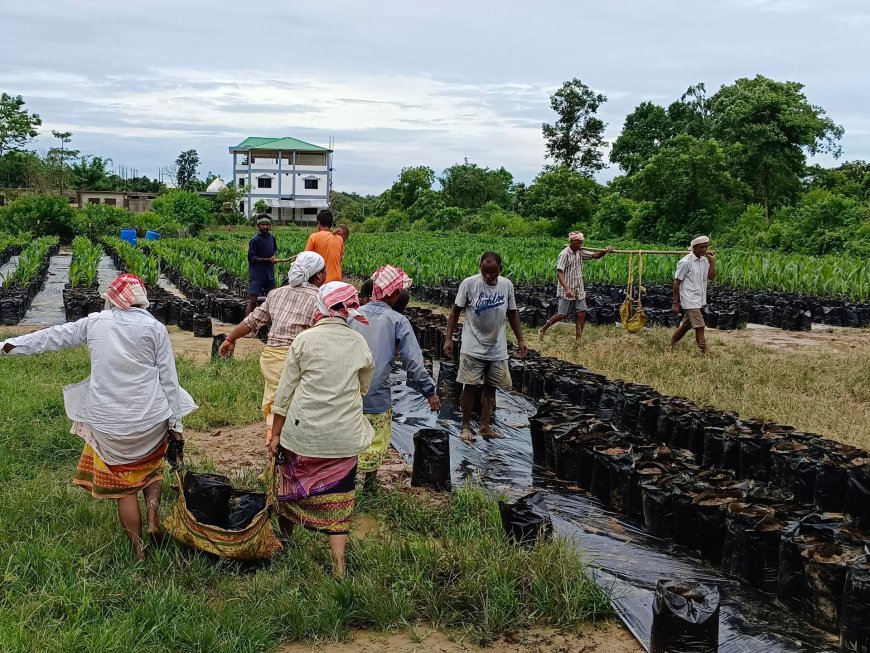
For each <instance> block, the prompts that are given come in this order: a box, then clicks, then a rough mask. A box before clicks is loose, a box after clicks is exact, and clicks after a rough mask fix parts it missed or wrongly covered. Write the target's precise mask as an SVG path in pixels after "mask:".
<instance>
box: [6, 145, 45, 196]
mask: <svg viewBox="0 0 870 653" xmlns="http://www.w3.org/2000/svg"><path fill="white" fill-rule="evenodd" d="M42 168H43V162H42V159H40V158H39V157H38V156H37V155H36V154H34V153H33V152H23V151H20V150H13V151H11V152H7V153H6V154H4V155H3V156H0V186H3V187H5V188H24V187H33V188H35V187H37V184H36V183H34V178H36V177H38V176H39V175H40V174H41V170H42Z"/></svg>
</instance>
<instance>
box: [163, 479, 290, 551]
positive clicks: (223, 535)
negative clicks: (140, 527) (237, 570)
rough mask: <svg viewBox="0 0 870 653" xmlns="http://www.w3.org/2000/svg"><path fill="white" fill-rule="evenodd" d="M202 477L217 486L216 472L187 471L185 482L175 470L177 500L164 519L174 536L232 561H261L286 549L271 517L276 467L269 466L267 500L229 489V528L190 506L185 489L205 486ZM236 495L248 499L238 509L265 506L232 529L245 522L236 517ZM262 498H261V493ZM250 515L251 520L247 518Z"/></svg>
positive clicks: (200, 549) (185, 542)
mask: <svg viewBox="0 0 870 653" xmlns="http://www.w3.org/2000/svg"><path fill="white" fill-rule="evenodd" d="M199 477H203V480H209V481H211V485H214V484H215V479H216V478H219V477H215V476H214V475H198V474H192V473H191V472H187V474H186V475H185V478H184V481H182V478H181V474H180V473H179V471H178V470H176V471H175V478H176V480H177V482H178V501H177V502H176V504H175V506H174V507H173V509H172V512H171V513H170V515H169V517H167V518H166V520H165V521H164V522H163V526H164V528H165V529H166V531H167V532H168V533H169V534H170V535H172V537H174V538H175V539H176V540H178V541H179V542H182V543H184V544H187V545H188V546H191V547H193V548H194V549H197V550H199V551H205V552H206V553H211V554H213V555H216V556H220V557H222V558H230V559H232V560H262V559H265V558H269V557H271V556H272V555H274V554H275V553H277V552H278V551H280V550H281V549H282V548H283V547H282V545H281V542H279V541H278V538H277V537H276V536H275V531H274V530H273V529H272V522H271V520H270V519H269V515H270V512H271V510H272V506H273V505H274V503H275V473H274V469H270V471H269V474H268V478H269V487H268V489H267V491H266V497H265V503H262V504H261V503H257V502H252V501H250V497H248V496H242V495H251V494H254V493H250V492H239V491H237V490H232V488H229V490H230V491H229V492H227V493H226V494H227V497H226V498H227V506H226V508H225V510H224V512H226V513H227V515H226V516H227V519H226V520H224V521H226V524H224V525H225V526H227V527H226V528H224V527H223V526H220V525H217V523H204V521H202V520H203V519H204V517H203V515H204V513H203V512H202V511H201V510H197V514H199V515H200V518H199V519H198V518H197V516H196V515H194V513H193V512H191V510H190V507H189V506H188V505H187V500H186V498H185V491H186V490H188V488H196V487H200V486H203V485H205V484H204V483H202V482H197V481H198V479H199ZM206 477H207V478H206ZM214 494H215V493H214V492H212V493H211V495H210V497H211V498H212V499H213V498H214V496H212V495H214ZM234 495H239V496H240V499H243V500H245V499H247V501H244V504H245V505H239V506H237V509H236V512H240V511H247V512H252V510H251V509H250V508H251V506H252V505H254V504H255V503H256V507H260V505H262V509H261V510H259V512H256V514H254V515H253V517H250V515H246V516H245V519H244V522H247V525H245V526H243V527H242V528H235V529H232V528H230V526H232V525H237V524H240V523H243V522H240V521H239V520H238V519H233V514H234V513H233V506H232V501H233V496H234ZM221 496H222V495H221ZM260 498H261V499H262V496H261V497H260ZM191 507H193V506H191ZM217 512H220V507H217ZM249 517H250V521H248V518H249ZM208 519H209V521H214V522H219V521H220V519H219V518H218V519H213V518H211V517H209V518H208ZM220 523H223V522H220Z"/></svg>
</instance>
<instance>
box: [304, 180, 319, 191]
mask: <svg viewBox="0 0 870 653" xmlns="http://www.w3.org/2000/svg"><path fill="white" fill-rule="evenodd" d="M317 182H318V180H317V179H306V180H305V190H317Z"/></svg>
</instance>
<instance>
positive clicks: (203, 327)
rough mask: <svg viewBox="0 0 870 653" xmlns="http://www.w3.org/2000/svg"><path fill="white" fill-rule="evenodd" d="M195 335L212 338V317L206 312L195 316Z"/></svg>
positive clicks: (196, 336)
mask: <svg viewBox="0 0 870 653" xmlns="http://www.w3.org/2000/svg"><path fill="white" fill-rule="evenodd" d="M193 335H194V337H195V338H211V337H212V333H211V318H210V317H209V316H208V315H206V314H205V313H196V314H194V316H193Z"/></svg>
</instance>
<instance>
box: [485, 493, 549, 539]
mask: <svg viewBox="0 0 870 653" xmlns="http://www.w3.org/2000/svg"><path fill="white" fill-rule="evenodd" d="M498 511H499V514H500V515H501V524H502V527H503V528H504V532H505V535H506V536H507V538H508V540H509V541H511V542H513V543H514V544H527V545H528V544H534V543H535V542H537V541H539V540H545V539H549V538H551V537H552V536H553V520H552V519H551V518H550V511H549V509H548V508H547V504H546V503H545V502H544V495H543V494H541V493H540V492H533V493H532V494H527V495H526V496H524V497H522V498H520V499H517V500H516V501H514V502H513V503H505V502H504V501H499V502H498Z"/></svg>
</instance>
